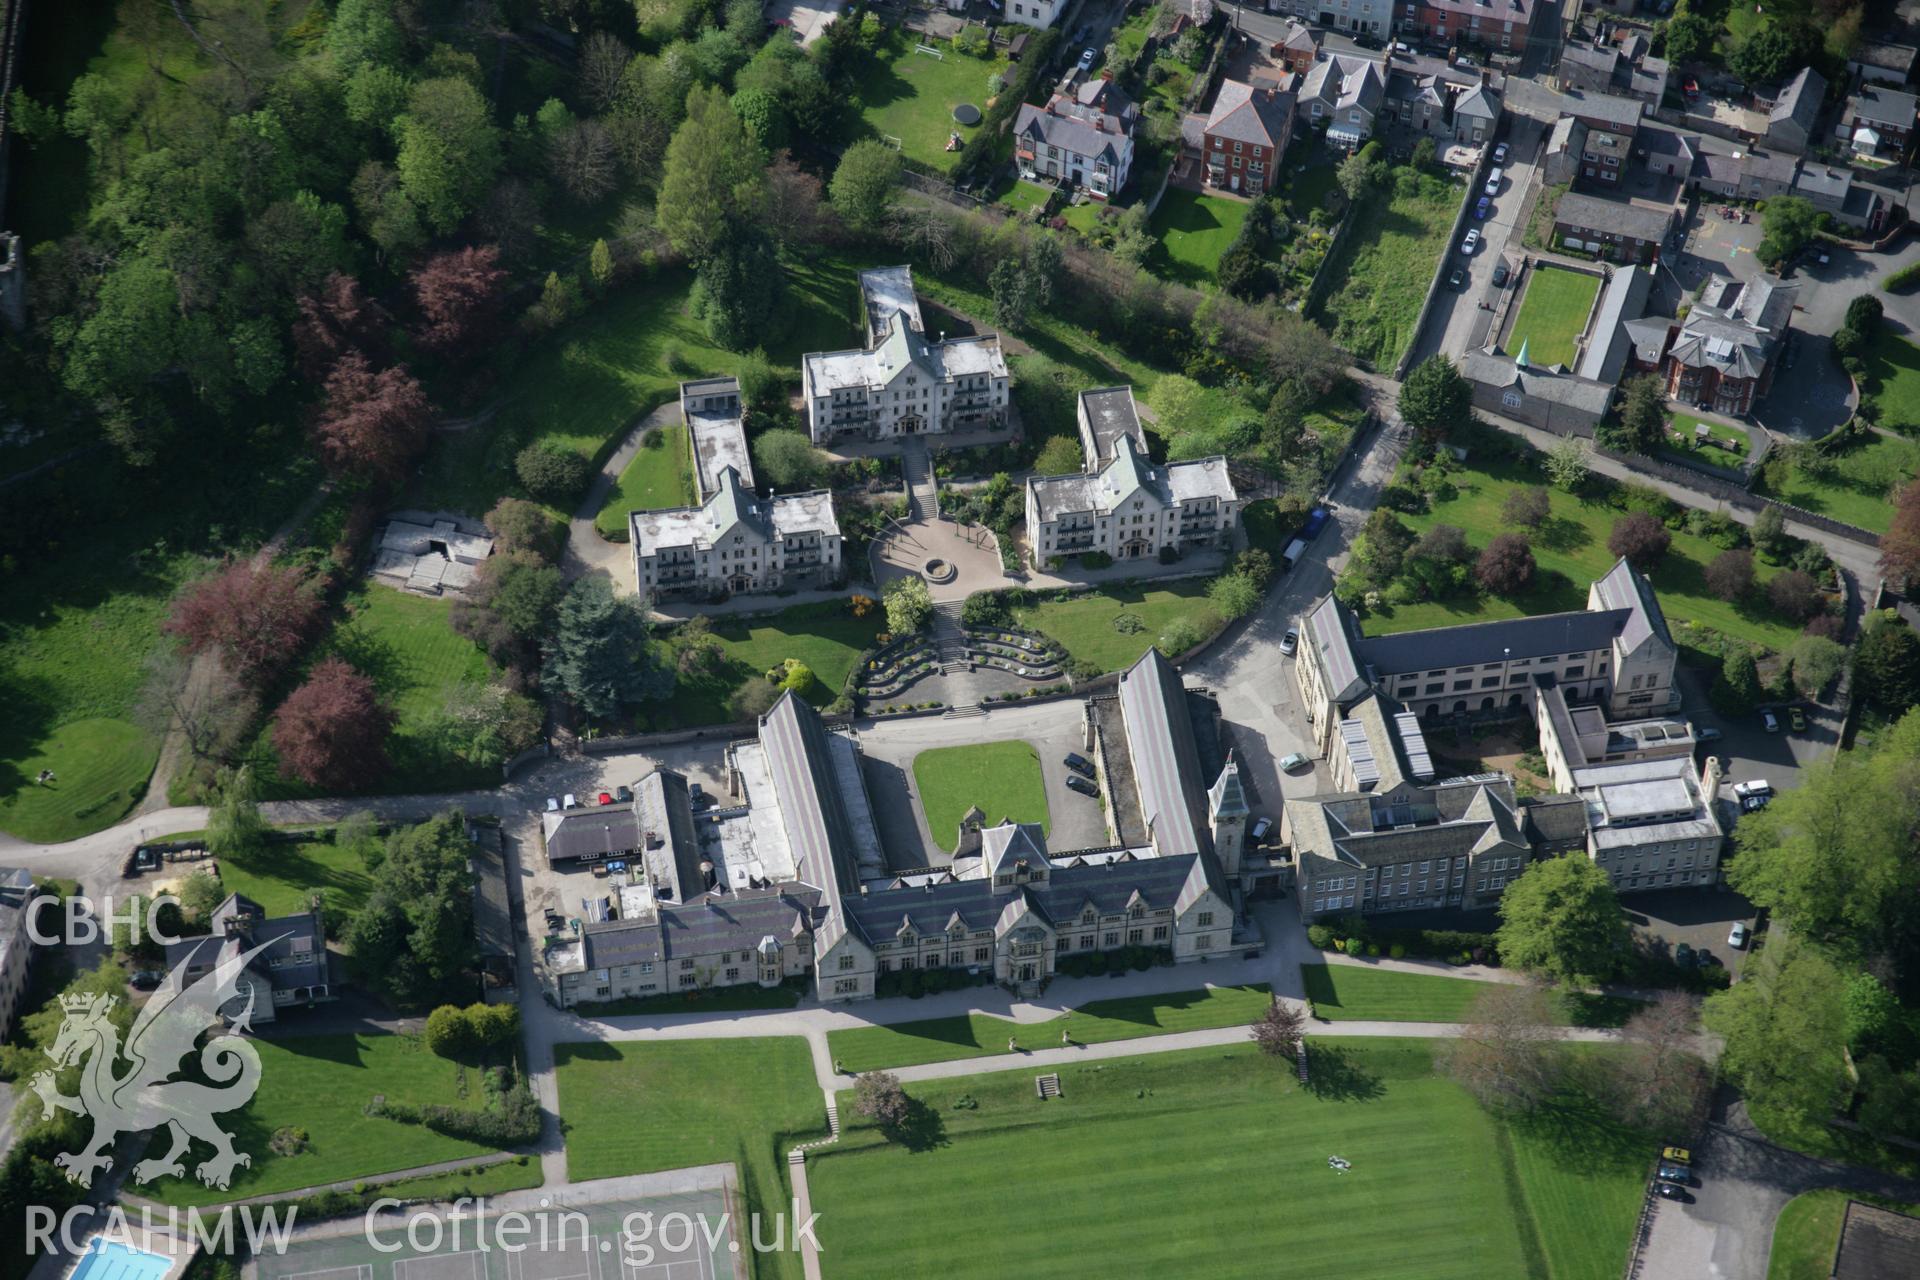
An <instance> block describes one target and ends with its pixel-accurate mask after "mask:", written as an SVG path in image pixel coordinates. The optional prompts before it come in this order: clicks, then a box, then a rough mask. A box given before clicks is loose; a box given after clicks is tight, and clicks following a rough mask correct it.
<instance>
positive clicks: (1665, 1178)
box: [1654, 1160, 1693, 1187]
mask: <svg viewBox="0 0 1920 1280" xmlns="http://www.w3.org/2000/svg"><path fill="white" fill-rule="evenodd" d="M1654 1176H1655V1177H1657V1178H1659V1179H1660V1181H1662V1182H1671V1183H1673V1184H1675V1185H1676V1186H1682V1187H1690V1186H1692V1185H1693V1170H1691V1169H1689V1168H1687V1166H1685V1165H1683V1164H1668V1163H1667V1162H1666V1161H1664V1160H1662V1161H1661V1162H1660V1165H1659V1169H1658V1172H1656V1173H1655V1174H1654Z"/></svg>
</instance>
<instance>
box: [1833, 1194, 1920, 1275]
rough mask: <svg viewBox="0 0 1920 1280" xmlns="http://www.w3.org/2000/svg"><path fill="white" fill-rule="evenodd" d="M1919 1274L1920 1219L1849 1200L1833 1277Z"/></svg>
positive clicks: (1834, 1257)
mask: <svg viewBox="0 0 1920 1280" xmlns="http://www.w3.org/2000/svg"><path fill="white" fill-rule="evenodd" d="M1916 1275H1920V1218H1916V1217H1914V1216H1912V1215H1911V1214H1905V1213H1895V1212H1894V1211H1893V1210H1891V1209H1882V1208H1880V1207H1879V1206H1877V1205H1870V1204H1864V1203H1862V1202H1861V1201H1858V1200H1848V1201H1847V1211H1846V1216H1845V1217H1844V1218H1842V1219H1841V1222H1840V1247H1839V1248H1838V1249H1837V1250H1836V1251H1835V1252H1834V1255H1833V1275H1832V1280H1911V1277H1913V1276H1916Z"/></svg>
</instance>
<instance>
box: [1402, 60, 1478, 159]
mask: <svg viewBox="0 0 1920 1280" xmlns="http://www.w3.org/2000/svg"><path fill="white" fill-rule="evenodd" d="M1494 80H1495V77H1494V76H1493V75H1492V73H1490V72H1486V73H1479V74H1476V73H1474V72H1468V71H1461V70H1459V69H1458V68H1455V67H1450V66H1448V65H1447V63H1446V62H1445V61H1444V60H1442V59H1439V58H1424V57H1420V58H1406V57H1402V56H1399V55H1396V56H1395V57H1394V59H1393V60H1392V61H1391V62H1389V63H1388V64H1387V89H1386V97H1385V104H1384V109H1383V114H1384V115H1385V116H1386V117H1387V118H1388V119H1390V120H1393V121H1395V122H1396V123H1398V124H1400V125H1402V126H1403V127H1405V128H1408V129H1412V130H1414V131H1415V132H1418V133H1426V134H1436V135H1438V136H1439V137H1440V138H1442V139H1450V140H1451V141H1453V142H1456V143H1459V144H1461V145H1462V146H1470V147H1474V146H1480V145H1482V144H1484V143H1485V142H1486V141H1487V140H1488V139H1490V138H1492V137H1493V133H1494V129H1495V127H1496V126H1498V124H1499V122H1500V112H1501V102H1500V89H1499V88H1498V87H1496V86H1495V84H1494V83H1493V81H1494ZM1499 80H1500V82H1501V83H1502V84H1504V83H1505V78H1504V77H1499Z"/></svg>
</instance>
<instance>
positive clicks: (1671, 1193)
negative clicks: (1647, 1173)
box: [1653, 1182, 1693, 1201]
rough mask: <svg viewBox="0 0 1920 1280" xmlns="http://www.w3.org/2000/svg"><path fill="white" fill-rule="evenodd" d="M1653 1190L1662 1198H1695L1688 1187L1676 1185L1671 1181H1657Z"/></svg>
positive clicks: (1683, 1199) (1684, 1199)
mask: <svg viewBox="0 0 1920 1280" xmlns="http://www.w3.org/2000/svg"><path fill="white" fill-rule="evenodd" d="M1653 1190H1654V1194H1656V1195H1658V1196H1659V1197H1660V1198H1661V1199H1662V1200H1681V1201H1686V1200H1691V1199H1693V1197H1692V1196H1690V1195H1688V1194H1687V1192H1686V1188H1684V1187H1679V1186H1676V1185H1674V1184H1673V1183H1671V1182H1656V1183H1654V1184H1653Z"/></svg>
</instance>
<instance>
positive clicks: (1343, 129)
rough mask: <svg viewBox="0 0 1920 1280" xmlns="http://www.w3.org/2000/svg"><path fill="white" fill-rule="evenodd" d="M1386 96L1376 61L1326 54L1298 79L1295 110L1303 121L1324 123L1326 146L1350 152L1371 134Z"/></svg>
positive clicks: (1383, 80) (1316, 123)
mask: <svg viewBox="0 0 1920 1280" xmlns="http://www.w3.org/2000/svg"><path fill="white" fill-rule="evenodd" d="M1386 96H1387V80H1386V71H1385V68H1384V67H1383V66H1382V64H1381V63H1380V62H1378V61H1376V60H1374V59H1372V58H1363V57H1360V56H1358V55H1354V54H1345V53H1336V54H1329V55H1328V56H1327V57H1325V58H1322V59H1321V60H1320V61H1319V62H1316V63H1314V64H1313V69H1312V70H1311V71H1309V72H1307V74H1306V76H1305V78H1304V79H1302V80H1301V82H1300V96H1299V102H1298V110H1299V113H1300V119H1301V120H1302V121H1303V122H1305V123H1307V124H1310V125H1315V126H1317V125H1319V124H1320V123H1321V122H1323V121H1324V122H1325V123H1326V126H1327V145H1329V146H1331V147H1335V148H1338V149H1340V150H1343V151H1353V150H1355V149H1357V148H1358V147H1359V146H1360V144H1361V143H1363V142H1365V141H1366V140H1367V139H1368V138H1370V137H1372V136H1373V126H1374V120H1375V118H1376V117H1377V116H1378V115H1379V114H1380V110H1381V108H1382V106H1383V105H1384V104H1385V101H1386Z"/></svg>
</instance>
